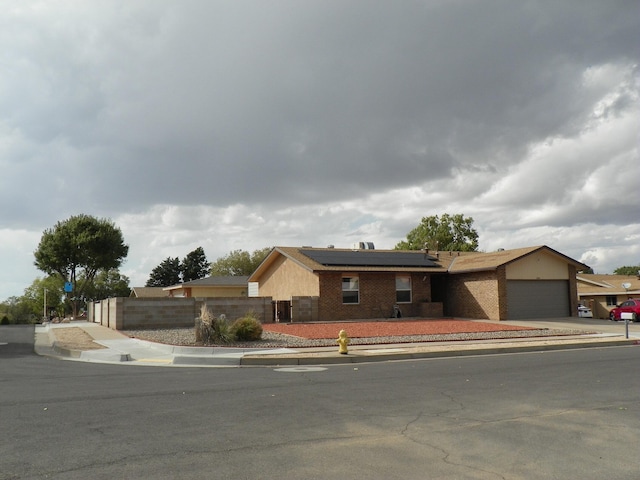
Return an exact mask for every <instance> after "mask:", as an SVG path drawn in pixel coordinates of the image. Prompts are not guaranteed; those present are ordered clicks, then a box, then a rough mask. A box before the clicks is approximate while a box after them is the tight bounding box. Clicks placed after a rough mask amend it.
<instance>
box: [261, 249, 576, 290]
mask: <svg viewBox="0 0 640 480" xmlns="http://www.w3.org/2000/svg"><path fill="white" fill-rule="evenodd" d="M305 250H306V251H309V250H312V251H344V252H350V251H351V250H348V249H327V248H313V249H312V248H310V247H304V248H302V247H275V248H274V249H273V250H272V251H271V253H269V255H267V258H265V260H264V262H262V264H261V265H260V266H259V267H258V268H257V269H256V271H255V272H253V274H252V275H251V276H250V277H249V281H256V279H258V278H259V277H260V275H261V273H262V272H264V271H265V269H267V268H268V266H269V265H271V264H272V263H273V262H274V261H275V259H276V258H277V257H278V256H279V255H282V256H285V257H287V258H289V259H291V260H292V261H294V262H296V263H297V264H298V265H300V266H301V267H303V268H306V269H307V270H309V271H311V272H327V271H340V272H344V271H352V272H357V271H358V272H425V273H427V272H432V273H444V272H449V273H463V272H473V271H483V270H494V269H496V268H498V267H499V266H502V265H506V264H508V263H510V262H513V261H515V260H517V259H519V258H522V257H525V256H527V255H530V254H532V253H534V252H537V251H540V250H546V251H548V252H549V253H551V254H553V255H556V256H559V257H561V258H562V259H564V260H566V261H567V262H568V263H572V264H574V265H575V266H576V268H578V270H583V269H586V268H588V267H587V266H586V265H584V264H582V263H580V262H578V261H576V260H574V259H572V258H569V257H567V256H565V255H563V254H561V253H559V252H557V251H555V250H553V249H552V248H549V247H547V246H545V245H542V246H535V247H526V248H517V249H514V250H502V251H498V252H492V253H483V252H437V253H436V252H433V251H430V252H428V255H429V256H430V257H431V258H432V259H433V262H434V265H435V266H433V267H425V266H420V267H407V266H393V265H391V264H390V265H389V266H362V265H323V264H321V263H319V262H316V261H315V260H313V259H312V258H310V257H309V256H307V255H305V254H304V253H303V251H305ZM359 252H361V253H362V255H366V254H367V252H378V253H380V252H382V253H387V254H388V255H389V256H390V258H391V259H392V258H393V256H394V255H396V254H398V253H400V252H402V253H404V254H407V253H410V254H413V255H420V256H422V255H425V252H422V251H419V250H360V251H359ZM398 256H399V255H398Z"/></svg>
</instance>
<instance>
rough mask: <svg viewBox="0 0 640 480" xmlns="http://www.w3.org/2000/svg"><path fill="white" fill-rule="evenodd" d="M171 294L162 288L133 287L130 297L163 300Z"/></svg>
mask: <svg viewBox="0 0 640 480" xmlns="http://www.w3.org/2000/svg"><path fill="white" fill-rule="evenodd" d="M168 295H169V294H168V293H167V292H165V291H164V290H163V288H162V287H132V288H131V293H130V294H129V296H130V297H135V298H161V297H167V296H168Z"/></svg>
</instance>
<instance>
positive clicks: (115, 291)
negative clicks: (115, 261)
mask: <svg viewBox="0 0 640 480" xmlns="http://www.w3.org/2000/svg"><path fill="white" fill-rule="evenodd" d="M130 293H131V289H130V288H129V277H127V276H125V275H122V274H121V273H120V271H119V270H118V269H117V268H112V269H110V270H100V271H99V272H98V274H97V275H96V277H95V279H94V281H93V283H92V284H91V285H90V287H89V288H88V289H87V291H86V292H85V294H86V298H87V299H90V300H103V299H105V298H113V297H128V296H129V294H130Z"/></svg>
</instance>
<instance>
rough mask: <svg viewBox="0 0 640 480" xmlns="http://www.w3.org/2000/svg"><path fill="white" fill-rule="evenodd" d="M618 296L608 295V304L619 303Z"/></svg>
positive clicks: (611, 305) (610, 305)
mask: <svg viewBox="0 0 640 480" xmlns="http://www.w3.org/2000/svg"><path fill="white" fill-rule="evenodd" d="M617 302H618V297H616V296H615V295H607V306H608V307H615V306H616V305H617V304H618V303H617Z"/></svg>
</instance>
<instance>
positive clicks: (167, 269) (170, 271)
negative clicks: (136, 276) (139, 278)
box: [146, 257, 181, 287]
mask: <svg viewBox="0 0 640 480" xmlns="http://www.w3.org/2000/svg"><path fill="white" fill-rule="evenodd" d="M180 270H181V269H180V259H179V258H178V257H175V258H171V257H167V258H166V259H164V260H163V261H162V263H160V265H158V266H157V267H156V268H154V269H153V270H152V271H151V275H149V280H147V283H146V286H147V287H170V286H171V285H176V284H178V283H180Z"/></svg>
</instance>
